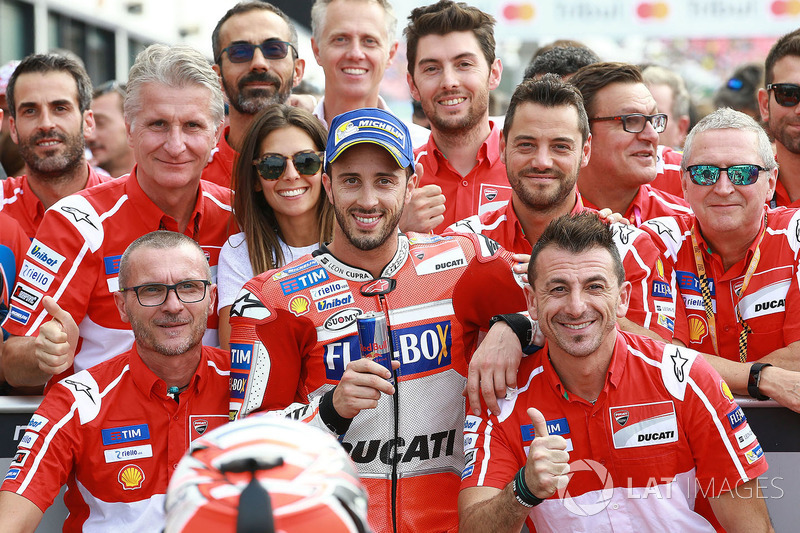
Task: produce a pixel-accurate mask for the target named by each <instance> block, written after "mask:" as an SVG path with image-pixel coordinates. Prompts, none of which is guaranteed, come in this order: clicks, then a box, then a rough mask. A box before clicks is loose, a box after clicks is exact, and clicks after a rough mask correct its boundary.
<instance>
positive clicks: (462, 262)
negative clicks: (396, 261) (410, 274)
mask: <svg viewBox="0 0 800 533" xmlns="http://www.w3.org/2000/svg"><path fill="white" fill-rule="evenodd" d="M411 261H412V262H413V263H414V269H415V270H416V271H417V274H418V275H420V276H423V275H425V274H434V273H436V272H443V271H445V270H451V269H453V268H460V267H465V266H467V258H466V257H464V250H462V249H461V245H460V244H459V243H458V241H457V240H455V239H453V240H445V241H442V242H439V243H437V244H434V245H431V246H426V247H424V248H423V247H415V248H414V249H413V250H412V251H411Z"/></svg>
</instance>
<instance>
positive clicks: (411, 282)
mask: <svg viewBox="0 0 800 533" xmlns="http://www.w3.org/2000/svg"><path fill="white" fill-rule="evenodd" d="M327 147H328V148H327V150H326V152H325V156H326V170H325V173H324V174H323V178H322V179H323V183H324V186H325V190H326V192H327V194H328V198H329V199H330V200H331V203H332V204H333V206H334V212H335V213H336V222H337V223H336V225H335V226H334V234H333V240H332V242H331V243H330V244H328V245H322V246H321V247H320V249H319V250H317V251H316V252H314V253H313V254H310V255H306V256H304V257H302V258H300V259H298V260H297V261H295V262H293V263H291V264H289V265H287V266H286V267H284V268H282V269H279V270H278V271H270V272H269V273H264V274H261V275H260V276H257V277H256V278H254V279H252V280H250V281H249V282H248V283H247V284H245V286H244V288H243V289H242V291H241V292H240V294H239V296H238V298H237V300H236V302H235V303H234V304H233V307H232V308H231V327H232V332H231V358H232V360H231V362H232V367H231V368H232V374H231V416H232V417H242V416H245V415H247V414H248V413H251V412H253V411H262V410H282V414H284V415H285V416H290V417H293V418H297V419H301V420H304V421H307V422H309V423H312V424H315V425H317V426H320V427H322V428H327V429H328V430H329V431H331V432H333V433H334V434H335V435H336V436H338V437H340V438H341V441H342V443H343V445H344V447H345V448H346V449H347V450H348V452H350V454H351V456H352V457H353V459H354V461H355V462H356V463H357V465H358V468H359V474H360V475H361V476H362V479H363V481H364V484H365V486H366V487H367V490H368V492H369V494H370V509H369V513H370V514H369V518H370V525H371V527H372V528H373V529H374V530H375V531H379V532H388V531H451V530H455V528H456V527H457V517H456V494H457V492H458V484H459V471H460V469H461V468H462V467H463V457H462V455H461V452H460V449H461V440H460V435H461V430H462V428H463V425H464V398H463V396H462V390H463V388H464V384H465V382H466V374H467V364H468V362H469V360H470V358H471V356H472V353H473V351H474V350H475V347H476V345H477V341H478V339H479V335H482V333H483V332H485V331H486V330H487V329H488V326H489V323H490V319H491V317H492V316H493V315H495V314H497V313H502V312H509V311H512V310H515V309H522V308H523V307H522V305H524V303H523V298H522V291H521V290H520V286H519V284H518V282H517V280H516V279H515V276H514V274H512V271H511V260H510V254H509V253H508V252H506V251H505V250H502V249H499V248H498V247H497V245H496V243H494V242H492V241H490V240H489V239H486V238H485V237H482V236H480V235H474V234H473V235H456V236H447V237H441V236H436V235H423V234H417V233H408V234H402V233H399V232H398V229H397V226H398V221H399V220H400V216H401V214H402V212H403V209H404V208H405V207H406V206H407V204H408V202H409V199H410V193H411V191H412V190H413V188H414V185H415V183H416V180H417V173H416V172H415V170H416V171H417V172H418V171H419V165H417V166H416V167H415V166H414V159H413V151H412V145H411V140H410V138H409V132H408V129H407V128H406V127H405V125H404V124H403V123H402V122H401V121H400V120H398V119H397V117H395V116H394V115H392V114H391V113H389V112H387V111H384V110H381V109H376V108H364V109H360V110H356V111H350V112H347V113H344V114H342V115H340V116H338V117H336V118H335V119H334V121H333V123H332V124H331V129H330V133H329V137H328V144H327ZM372 311H375V312H380V313H383V315H384V316H385V317H386V323H385V324H386V329H385V331H386V335H387V336H386V337H384V338H383V339H381V338H380V337H379V338H377V339H376V341H375V342H376V343H383V346H382V348H381V349H382V350H384V353H388V354H392V353H394V359H395V360H394V362H393V363H391V365H390V364H389V363H388V361H387V366H381V365H380V364H378V363H377V362H375V361H373V360H371V357H365V358H361V357H360V354H362V353H364V352H362V351H360V350H361V349H360V343H359V336H358V334H357V331H356V329H357V326H356V319H357V317H358V316H360V315H361V314H362V313H366V312H372ZM365 342H366V343H367V346H365V347H364V348H367V347H368V346H369V342H370V341H365ZM514 342H515V343H517V346H519V344H518V341H517V340H516V339H514ZM393 376H394V381H393V382H392V383H393V384H392V383H390V382H389V381H387V379H388V378H392V377H393ZM395 392H397V394H395ZM392 458H394V460H393V459H392ZM432 493H436V494H437V498H436V500H435V501H432V500H431V499H430V498H429V495H430V494H432Z"/></svg>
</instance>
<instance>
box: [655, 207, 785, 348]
mask: <svg viewBox="0 0 800 533" xmlns="http://www.w3.org/2000/svg"><path fill="white" fill-rule="evenodd" d="M765 211H766V213H767V226H768V228H769V229H768V231H767V232H766V233H765V234H764V240H763V241H762V242H761V259H760V261H759V262H758V267H757V268H756V270H755V273H754V274H753V277H752V279H751V280H750V283H749V284H748V286H747V290H746V291H745V293H744V295H743V296H742V298H741V300H740V299H739V298H738V297H737V296H736V293H735V291H734V289H738V288H739V287H741V285H742V282H743V280H744V276H745V273H746V271H747V267H748V265H749V264H750V260H751V258H752V257H753V253H754V252H755V248H756V244H757V240H758V239H756V241H754V242H753V244H752V245H751V246H750V249H749V250H748V252H747V255H746V256H745V258H744V259H742V260H741V261H739V262H738V263H736V264H735V265H733V266H732V267H731V268H730V269H728V271H727V272H726V271H725V269H724V268H723V266H722V259H721V258H720V256H719V255H717V254H716V253H713V252H709V245H708V243H706V241H705V240H704V239H703V236H702V234H701V233H700V232H699V231H697V232H696V236H697V243H698V245H699V246H700V248H701V250H702V254H703V263H704V264H705V268H706V272H707V275H708V277H709V282H710V288H711V297H712V305H713V307H714V310H715V312H716V314H715V317H716V318H715V319H716V323H717V340H718V342H719V354H718V355H720V356H721V357H725V358H726V359H731V360H733V361H738V360H739V331H740V330H741V329H742V327H741V326H740V324H739V322H738V320H737V317H736V310H735V306H737V305H738V306H739V309H740V311H741V314H742V318H743V319H744V320H745V321H746V322H747V324H748V325H749V326H750V327H751V328H752V329H753V333H751V334H750V335H749V336H748V343H747V347H748V348H747V349H748V360H750V361H756V360H758V359H760V358H762V357H764V356H765V355H767V354H769V353H771V352H773V351H774V350H777V349H778V348H783V347H784V346H787V345H789V344H791V343H792V342H795V341H797V340H800V322H798V321H797V320H796V319H794V320H792V319H790V318H789V317H792V316H794V317H797V316H798V315H800V293H798V279H797V276H798V258H799V257H798V252H800V214H799V212H798V211H797V210H795V209H787V208H778V209H774V210H772V209H766V208H765ZM694 225H695V217H694V215H685V216H681V217H674V218H673V217H664V218H659V219H655V220H651V221H649V222H647V223H646V224H644V225H643V226H642V229H644V230H645V231H647V232H648V233H650V235H651V236H652V238H653V241H654V242H655V243H656V245H657V246H658V248H659V249H660V250H661V252H662V254H661V258H662V260H663V261H664V265H665V266H666V267H667V268H668V269H670V270H674V281H673V282H672V289H671V290H673V291H675V295H676V300H677V304H678V305H677V308H676V320H675V338H676V339H679V340H680V341H682V342H683V343H684V344H686V345H687V346H689V347H690V348H693V349H695V350H698V351H700V352H705V353H711V354H713V353H715V352H714V345H713V342H712V340H711V335H709V324H708V319H707V317H706V312H705V308H704V306H703V297H702V294H701V292H700V282H699V278H698V276H697V266H696V263H695V257H694V251H693V247H692V238H691V230H692V227H693V226H694ZM762 228H763V222H762ZM652 260H655V258H653V259H652ZM667 275H668V276H669V274H667Z"/></svg>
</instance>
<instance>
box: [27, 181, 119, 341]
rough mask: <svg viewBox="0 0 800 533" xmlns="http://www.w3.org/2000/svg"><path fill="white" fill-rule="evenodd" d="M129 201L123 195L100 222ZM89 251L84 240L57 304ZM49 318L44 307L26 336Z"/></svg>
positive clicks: (55, 295)
mask: <svg viewBox="0 0 800 533" xmlns="http://www.w3.org/2000/svg"><path fill="white" fill-rule="evenodd" d="M127 200H128V195H127V194H123V195H122V196H121V197H120V198H119V200H117V203H116V204H114V206H113V207H112V208H111V209H109V210H108V211H106V212H105V213H103V214H102V215H99V217H100V221H101V222H103V221H105V219H107V218H108V217H110V216H112V215H113V214H114V213H116V212H117V211H119V209H120V208H121V207H122V205H123V204H124V203H125V202H126V201H127ZM88 249H89V242H88V241H86V240H84V241H83V246H82V247H81V250H80V252H78V255H77V256H76V257H75V261H73V262H72V267H71V268H70V269H69V272H67V275H66V276H64V279H63V280H61V285H59V286H58V290H57V291H56V292H55V294H53V299H54V300H55V301H56V302H58V300H59V298H61V296H62V295H63V294H64V291H66V290H67V287H69V283H70V281H71V280H72V278H73V277H74V276H75V273H76V272H77V271H78V267H79V266H80V264H81V263H82V262H83V258H84V257H85V256H86V252H87V250H88ZM47 316H48V315H47V311H45V309H44V307H43V308H42V312H41V313H39V316H37V317H36V320H34V321H33V324H31V327H30V329H29V330H28V331H27V332H26V333H25V335H26V336H28V337H31V336H33V333H34V332H35V331H36V328H38V327H39V325H40V324H41V323H42V322H44V319H45V318H47Z"/></svg>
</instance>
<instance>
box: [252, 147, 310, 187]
mask: <svg viewBox="0 0 800 533" xmlns="http://www.w3.org/2000/svg"><path fill="white" fill-rule="evenodd" d="M287 159H291V160H292V164H293V165H294V168H295V170H297V173H298V174H300V175H301V176H313V175H314V174H316V173H317V172H319V169H320V168H321V167H322V152H313V151H306V152H297V153H296V154H294V155H293V156H291V157H286V156H285V155H281V154H264V155H262V156H261V158H259V159H254V160H253V166H255V167H256V170H257V171H258V173H259V175H260V176H261V177H262V178H264V179H265V180H267V181H275V180H276V179H278V178H280V177H281V176H283V172H284V171H285V170H286V160H287Z"/></svg>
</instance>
